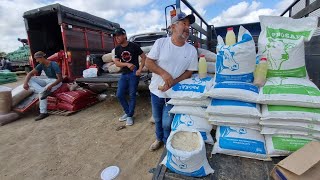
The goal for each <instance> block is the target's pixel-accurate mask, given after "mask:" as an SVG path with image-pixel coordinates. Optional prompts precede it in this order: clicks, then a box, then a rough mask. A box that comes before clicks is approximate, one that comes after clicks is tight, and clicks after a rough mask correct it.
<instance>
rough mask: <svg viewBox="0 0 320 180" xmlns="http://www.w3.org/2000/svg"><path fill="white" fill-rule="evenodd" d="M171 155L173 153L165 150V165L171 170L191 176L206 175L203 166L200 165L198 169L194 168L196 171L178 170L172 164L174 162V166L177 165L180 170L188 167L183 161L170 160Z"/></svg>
mask: <svg viewBox="0 0 320 180" xmlns="http://www.w3.org/2000/svg"><path fill="white" fill-rule="evenodd" d="M172 157H173V155H172V154H171V153H170V152H169V151H168V152H167V162H166V166H167V168H169V169H170V170H171V171H173V172H175V173H177V174H181V175H185V176H191V177H203V176H206V172H205V170H204V167H203V166H201V168H200V169H198V170H196V171H193V172H183V171H180V170H178V169H176V168H174V167H173V166H172V165H171V163H172V164H174V165H175V166H177V167H179V168H180V169H181V170H185V169H187V168H188V165H187V164H185V163H184V162H182V161H180V162H179V164H178V163H177V162H174V161H173V160H172ZM175 159H178V158H175Z"/></svg>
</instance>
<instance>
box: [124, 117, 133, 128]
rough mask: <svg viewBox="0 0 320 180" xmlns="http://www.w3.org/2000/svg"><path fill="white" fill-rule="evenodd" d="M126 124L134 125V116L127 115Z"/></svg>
mask: <svg viewBox="0 0 320 180" xmlns="http://www.w3.org/2000/svg"><path fill="white" fill-rule="evenodd" d="M126 125H127V126H132V125H133V118H132V117H127V122H126Z"/></svg>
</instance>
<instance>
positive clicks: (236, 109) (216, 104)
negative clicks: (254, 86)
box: [206, 99, 261, 118]
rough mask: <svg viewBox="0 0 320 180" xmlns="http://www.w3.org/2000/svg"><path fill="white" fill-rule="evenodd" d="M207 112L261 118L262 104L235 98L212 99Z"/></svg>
mask: <svg viewBox="0 0 320 180" xmlns="http://www.w3.org/2000/svg"><path fill="white" fill-rule="evenodd" d="M206 112H207V113H208V114H209V115H213V116H239V117H253V118H259V117H260V116H261V113H260V105H259V104H256V103H248V102H242V101H233V100H221V99H212V101H211V104H210V105H209V106H208V108H207V110H206Z"/></svg>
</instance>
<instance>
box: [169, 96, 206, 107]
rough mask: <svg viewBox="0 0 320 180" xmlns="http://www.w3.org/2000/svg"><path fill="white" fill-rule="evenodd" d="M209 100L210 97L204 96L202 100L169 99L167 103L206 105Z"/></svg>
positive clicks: (175, 104)
mask: <svg viewBox="0 0 320 180" xmlns="http://www.w3.org/2000/svg"><path fill="white" fill-rule="evenodd" d="M210 102H211V99H210V98H206V99H203V100H184V99H170V100H169V101H168V104H172V105H174V106H194V107H208V106H209V104H210Z"/></svg>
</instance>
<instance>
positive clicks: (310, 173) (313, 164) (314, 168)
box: [271, 141, 320, 180]
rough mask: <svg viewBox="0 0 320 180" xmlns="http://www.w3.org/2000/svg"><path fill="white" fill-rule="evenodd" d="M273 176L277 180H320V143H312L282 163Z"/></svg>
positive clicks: (273, 171)
mask: <svg viewBox="0 0 320 180" xmlns="http://www.w3.org/2000/svg"><path fill="white" fill-rule="evenodd" d="M271 176H272V177H273V178H274V179H275V180H320V142H315V141H312V142H310V143H308V144H307V145H305V146H304V147H302V148H301V149H299V150H298V151H296V152H294V153H292V154H291V155H290V156H288V157H287V158H285V159H284V160H282V161H280V162H279V163H278V164H277V165H276V166H275V167H274V169H273V170H272V172H271Z"/></svg>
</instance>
